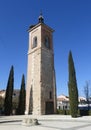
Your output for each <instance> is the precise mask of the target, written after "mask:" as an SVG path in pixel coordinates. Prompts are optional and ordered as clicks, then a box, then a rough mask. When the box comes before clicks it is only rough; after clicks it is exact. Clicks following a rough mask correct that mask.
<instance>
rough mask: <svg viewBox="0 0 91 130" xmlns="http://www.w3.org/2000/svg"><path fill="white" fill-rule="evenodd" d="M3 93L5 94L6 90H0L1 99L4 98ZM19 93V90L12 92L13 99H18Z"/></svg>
mask: <svg viewBox="0 0 91 130" xmlns="http://www.w3.org/2000/svg"><path fill="white" fill-rule="evenodd" d="M5 93H6V90H0V97H2V98H5ZM19 93H20V90H19V89H15V90H14V91H13V95H12V96H13V97H19Z"/></svg>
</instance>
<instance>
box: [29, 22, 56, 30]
mask: <svg viewBox="0 0 91 130" xmlns="http://www.w3.org/2000/svg"><path fill="white" fill-rule="evenodd" d="M39 26H44V27H46V28H47V29H48V30H49V31H51V32H54V29H52V28H51V27H49V26H48V25H46V24H44V23H38V24H36V25H31V26H30V27H29V29H28V32H31V31H33V30H34V29H36V28H37V27H39Z"/></svg>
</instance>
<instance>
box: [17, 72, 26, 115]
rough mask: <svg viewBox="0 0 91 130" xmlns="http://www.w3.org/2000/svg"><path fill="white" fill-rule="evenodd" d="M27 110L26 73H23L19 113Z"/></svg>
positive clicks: (21, 113)
mask: <svg viewBox="0 0 91 130" xmlns="http://www.w3.org/2000/svg"><path fill="white" fill-rule="evenodd" d="M24 112H25V78H24V74H23V75H22V81H21V89H20V95H19V103H18V113H17V114H18V115H23V114H24Z"/></svg>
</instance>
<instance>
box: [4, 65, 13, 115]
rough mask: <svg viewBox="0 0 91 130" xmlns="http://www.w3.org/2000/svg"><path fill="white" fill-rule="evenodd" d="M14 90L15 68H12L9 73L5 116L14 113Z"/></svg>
mask: <svg viewBox="0 0 91 130" xmlns="http://www.w3.org/2000/svg"><path fill="white" fill-rule="evenodd" d="M13 88H14V68H13V66H11V70H10V73H9V78H8V83H7V88H6V94H5V101H4V112H5V115H10V114H11V113H12V94H13Z"/></svg>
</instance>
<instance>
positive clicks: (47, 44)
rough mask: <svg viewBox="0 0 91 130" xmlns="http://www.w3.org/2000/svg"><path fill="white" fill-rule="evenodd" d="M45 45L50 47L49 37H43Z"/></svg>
mask: <svg viewBox="0 0 91 130" xmlns="http://www.w3.org/2000/svg"><path fill="white" fill-rule="evenodd" d="M45 46H46V47H47V48H49V49H50V43H49V37H48V36H46V37H45Z"/></svg>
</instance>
